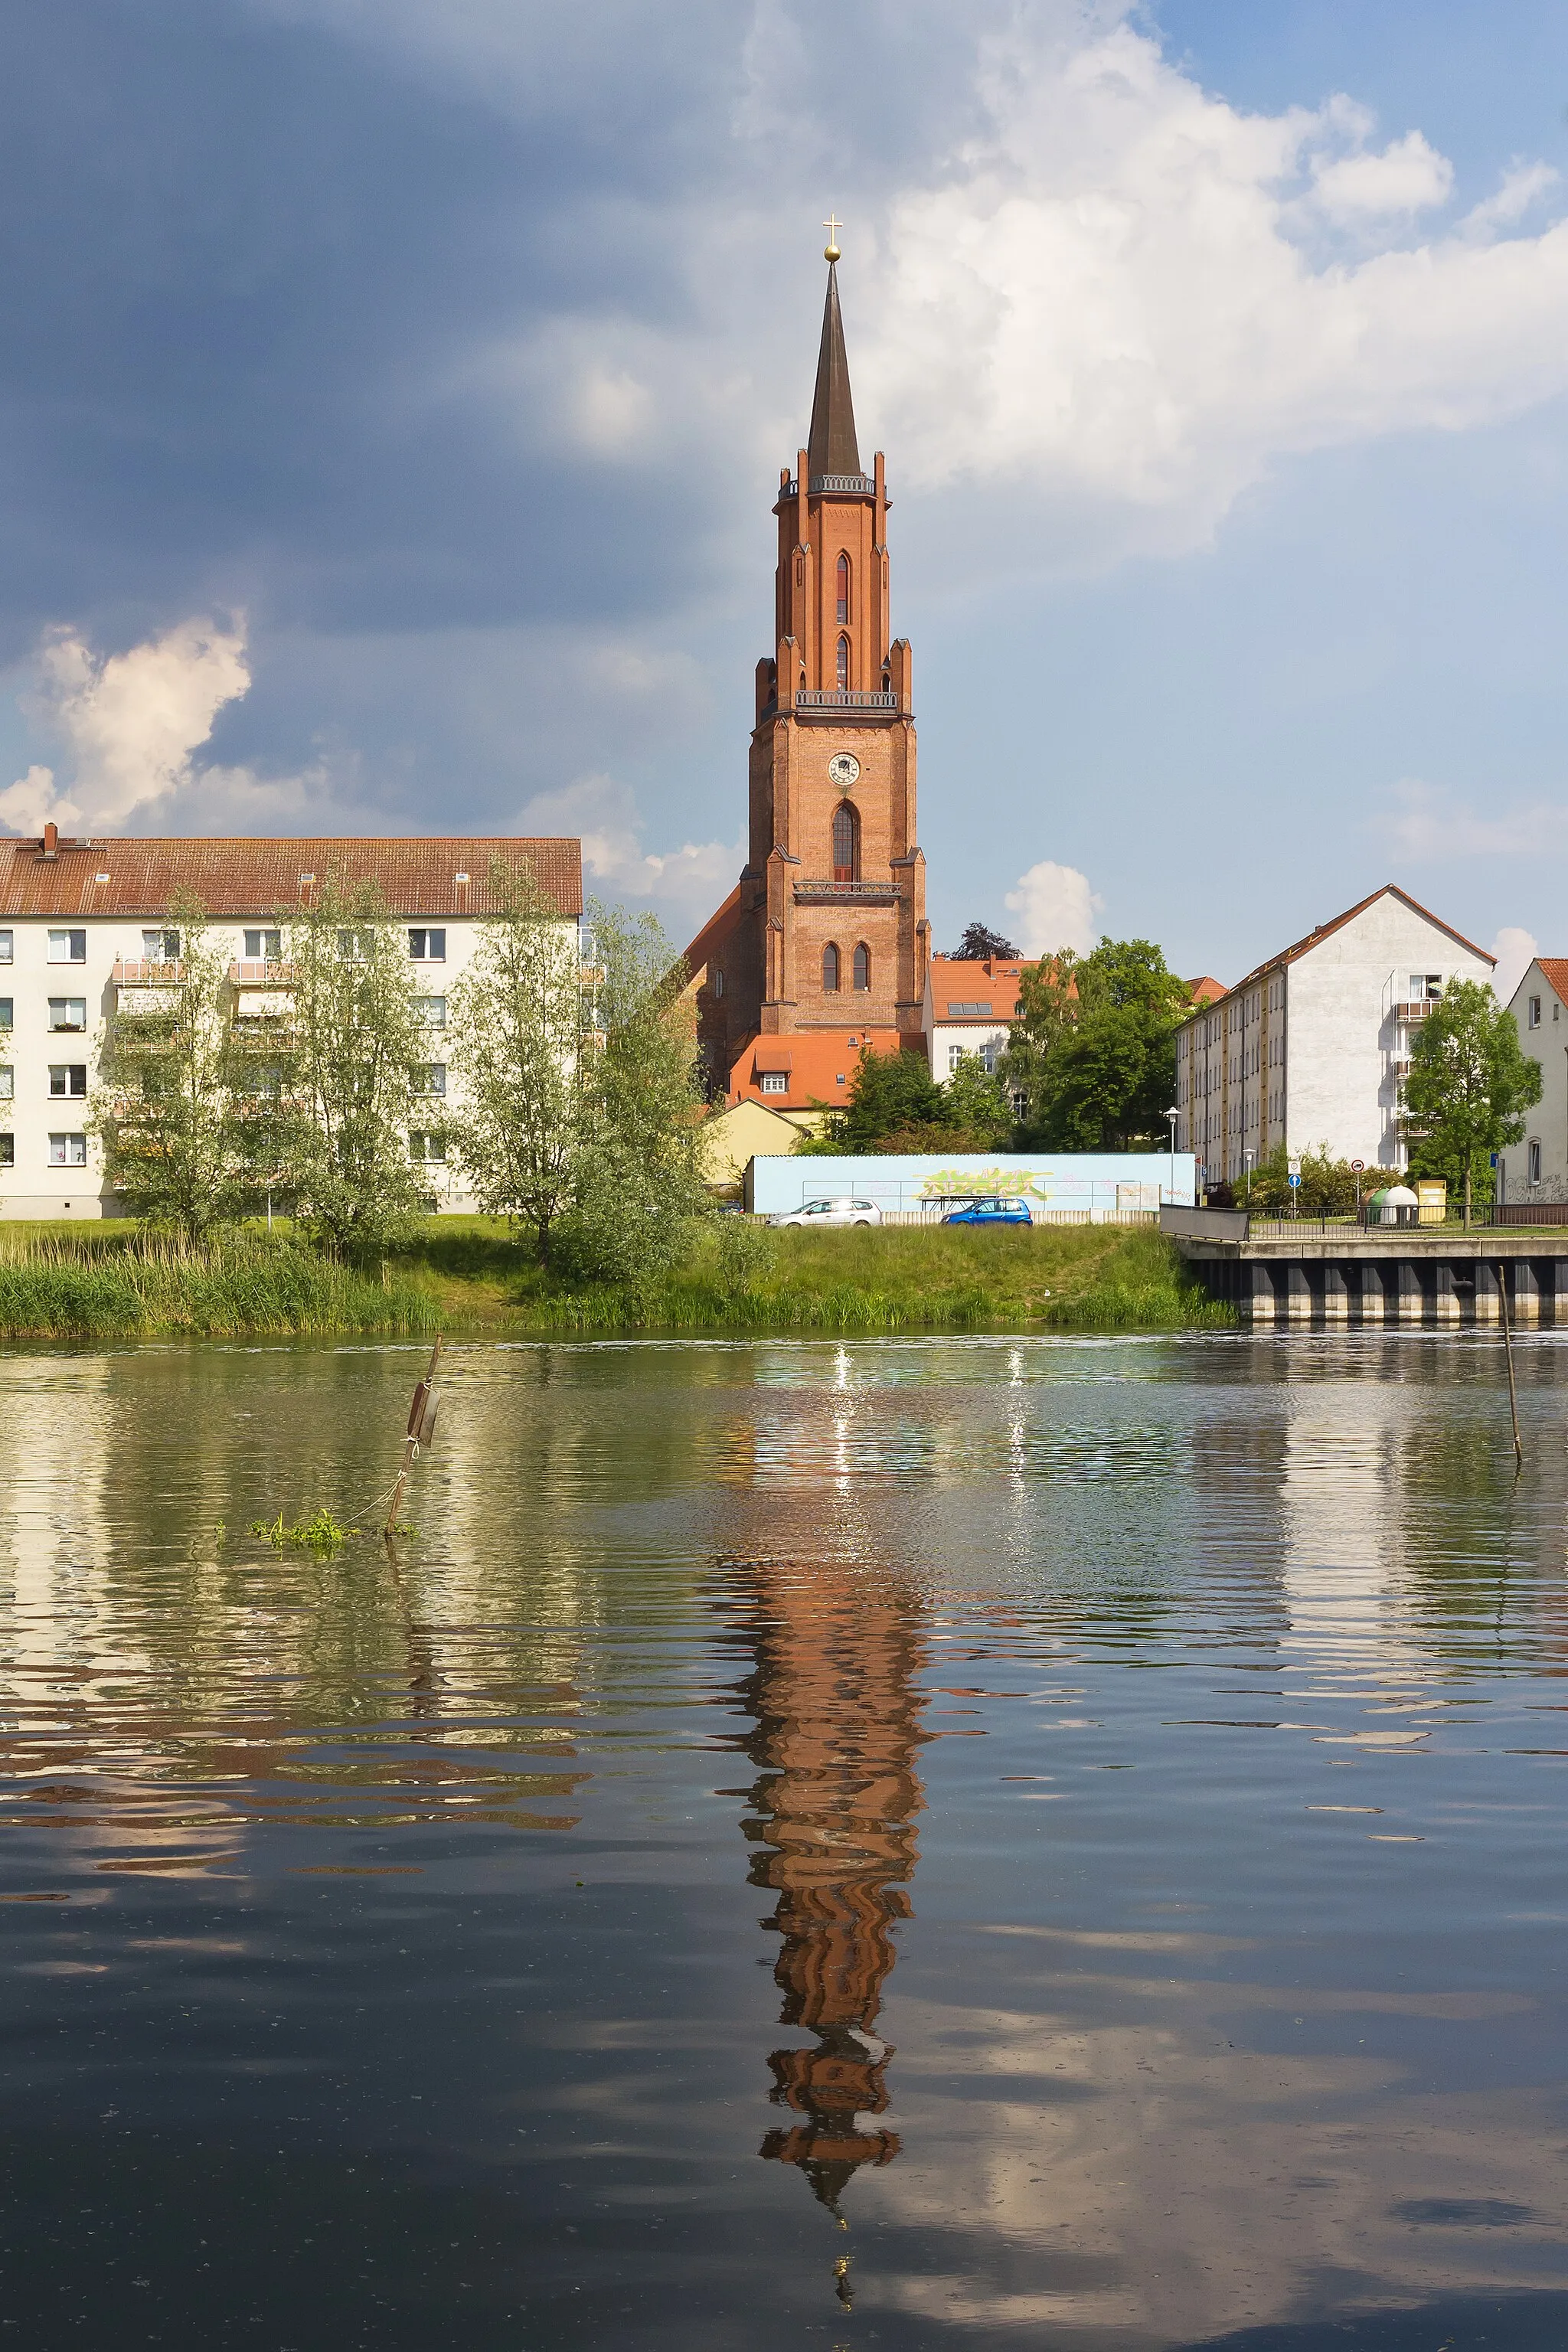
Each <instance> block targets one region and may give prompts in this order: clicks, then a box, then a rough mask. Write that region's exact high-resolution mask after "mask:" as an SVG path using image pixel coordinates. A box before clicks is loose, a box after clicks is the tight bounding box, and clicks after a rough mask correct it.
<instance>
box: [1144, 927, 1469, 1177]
mask: <svg viewBox="0 0 1568 2352" xmlns="http://www.w3.org/2000/svg"><path fill="white" fill-rule="evenodd" d="M1492 966H1493V959H1492V958H1491V957H1490V956H1489V954H1488V953H1487V951H1486V950H1485V949H1484V948H1479V947H1477V946H1476V945H1475V944H1474V942H1473V941H1472V940H1467V939H1465V938H1464V937H1463V936H1462V935H1461V934H1460V933H1459V932H1458V931H1456V930H1454V929H1451V928H1450V926H1449V925H1448V924H1447V923H1445V922H1442V921H1440V920H1439V919H1438V918H1437V917H1436V915H1433V914H1429V913H1428V912H1427V910H1426V908H1425V907H1423V906H1420V905H1418V904H1417V902H1416V901H1415V899H1414V898H1411V897H1409V895H1408V894H1407V893H1406V892H1405V891H1404V890H1400V889H1397V888H1395V887H1394V885H1393V884H1392V883H1388V884H1385V886H1384V888H1383V889H1381V890H1375V891H1373V895H1372V897H1371V898H1363V900H1362V901H1361V904H1360V905H1359V906H1356V907H1352V908H1350V909H1349V911H1348V912H1347V913H1345V914H1342V915H1338V916H1336V917H1335V918H1334V919H1333V921H1332V922H1330V923H1321V924H1320V925H1319V927H1318V929H1316V930H1315V931H1313V932H1312V933H1311V934H1310V937H1309V938H1307V939H1304V940H1297V942H1296V944H1295V946H1294V947H1289V948H1287V949H1286V950H1284V952H1283V953H1282V954H1280V955H1277V956H1271V957H1270V958H1269V960H1268V962H1267V963H1261V964H1259V965H1258V968H1257V970H1256V971H1249V972H1248V973H1247V977H1246V979H1245V980H1242V981H1238V982H1237V985H1236V986H1235V987H1234V988H1232V989H1230V990H1228V991H1227V992H1226V993H1225V994H1224V995H1223V996H1221V997H1219V998H1218V999H1217V1000H1216V1001H1215V1003H1212V1004H1207V1005H1205V1006H1204V1007H1203V1008H1202V1009H1201V1010H1200V1011H1199V1012H1197V1013H1194V1015H1193V1018H1192V1019H1191V1020H1190V1021H1187V1022H1185V1023H1184V1024H1183V1026H1182V1028H1181V1029H1180V1030H1179V1031H1178V1032H1177V1037H1176V1113H1177V1117H1176V1149H1177V1150H1178V1151H1191V1152H1192V1153H1193V1154H1194V1157H1195V1158H1196V1160H1198V1162H1199V1167H1200V1175H1199V1182H1200V1185H1202V1184H1217V1183H1220V1182H1221V1181H1224V1182H1226V1183H1230V1184H1239V1183H1241V1182H1242V1181H1244V1179H1245V1177H1246V1174H1247V1169H1248V1168H1249V1167H1256V1166H1257V1165H1258V1162H1259V1161H1260V1160H1266V1159H1267V1158H1268V1154H1269V1153H1270V1152H1271V1151H1273V1150H1277V1149H1278V1147H1279V1145H1280V1144H1281V1143H1283V1144H1284V1145H1285V1146H1286V1148H1287V1150H1289V1151H1316V1150H1320V1149H1326V1150H1328V1152H1329V1153H1330V1155H1331V1157H1332V1158H1334V1159H1336V1160H1364V1161H1365V1163H1366V1165H1367V1166H1368V1167H1369V1168H1386V1169H1397V1168H1403V1167H1404V1166H1405V1163H1406V1160H1407V1158H1408V1152H1407V1150H1406V1142H1405V1129H1404V1119H1403V1115H1402V1111H1401V1105H1400V1089H1401V1087H1402V1085H1403V1083H1404V1080H1405V1076H1406V1074H1407V1072H1408V1068H1409V1062H1410V1044H1411V1040H1412V1038H1413V1037H1414V1036H1415V1034H1416V1031H1417V1030H1418V1028H1419V1026H1420V1024H1421V1023H1422V1022H1423V1021H1424V1020H1425V1019H1426V1014H1427V1012H1428V1010H1429V1009H1430V1007H1431V1006H1432V1005H1433V1004H1434V1003H1436V1001H1437V1000H1438V998H1439V997H1440V996H1441V995H1442V993H1443V990H1444V988H1445V987H1446V986H1447V983H1448V982H1450V981H1454V980H1473V981H1489V980H1490V979H1491V976H1492Z"/></svg>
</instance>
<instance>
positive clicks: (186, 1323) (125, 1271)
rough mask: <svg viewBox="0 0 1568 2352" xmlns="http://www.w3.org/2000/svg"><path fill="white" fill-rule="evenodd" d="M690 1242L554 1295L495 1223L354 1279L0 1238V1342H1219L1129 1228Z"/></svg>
mask: <svg viewBox="0 0 1568 2352" xmlns="http://www.w3.org/2000/svg"><path fill="white" fill-rule="evenodd" d="M732 1238H733V1237H732V1236H731V1235H727V1234H725V1233H724V1232H723V1231H722V1229H714V1228H710V1230H709V1231H708V1232H707V1233H705V1234H700V1236H699V1237H698V1238H697V1239H696V1240H695V1241H694V1243H693V1244H692V1247H691V1249H690V1250H689V1253H688V1255H687V1257H686V1259H685V1260H684V1261H683V1262H681V1263H680V1264H679V1265H677V1266H676V1267H675V1268H674V1269H673V1270H671V1271H669V1272H668V1273H665V1274H662V1275H660V1276H657V1277H655V1278H654V1279H652V1280H650V1281H648V1282H646V1283H643V1284H640V1285H622V1286H602V1285H601V1286H589V1287H587V1288H574V1287H571V1286H568V1285H566V1284H564V1283H563V1282H561V1281H559V1280H557V1279H555V1278H554V1277H553V1276H552V1275H551V1274H550V1272H549V1271H548V1270H547V1269H545V1268H543V1267H542V1266H541V1265H539V1264H538V1262H537V1260H536V1258H535V1257H534V1255H533V1254H532V1252H531V1250H530V1249H529V1248H528V1247H527V1246H526V1245H525V1244H520V1243H519V1242H518V1241H517V1240H516V1239H514V1238H513V1237H512V1236H511V1235H510V1234H508V1232H507V1230H506V1228H505V1226H504V1225H502V1224H500V1223H499V1222H497V1221H494V1220H489V1219H483V1218H477V1217H475V1218H443V1219H440V1220H432V1221H431V1223H430V1224H429V1226H428V1227H427V1228H426V1232H425V1234H424V1235H423V1236H422V1238H421V1240H420V1242H419V1243H418V1244H417V1245H416V1247H415V1248H414V1249H413V1250H411V1251H409V1252H407V1253H406V1254H405V1255H401V1256H399V1257H397V1258H395V1259H393V1260H390V1261H388V1262H387V1263H386V1264H385V1265H379V1266H377V1267H374V1268H371V1269H369V1270H362V1269H355V1268H353V1267H350V1266H346V1265H339V1264H336V1263H334V1262H333V1261H332V1260H331V1259H330V1258H327V1257H323V1256H321V1255H318V1254H317V1253H316V1252H315V1251H313V1250H311V1249H310V1248H308V1247H307V1246H305V1245H304V1244H302V1243H301V1242H300V1241H299V1240H298V1239H297V1238H295V1237H294V1236H293V1235H292V1234H289V1233H288V1232H287V1231H283V1232H279V1233H275V1234H271V1235H268V1234H265V1233H256V1234H245V1235H242V1236H240V1237H238V1238H237V1239H234V1240H229V1241H226V1242H224V1243H221V1244H215V1245H214V1246H213V1247H212V1248H210V1249H207V1250H196V1249H191V1248H187V1247H184V1246H182V1245H180V1244H177V1243H174V1242H171V1241H165V1240H159V1239H157V1238H154V1237H151V1236H148V1235H145V1234H142V1233H141V1232H140V1231H139V1229H138V1228H136V1227H134V1226H132V1225H130V1224H110V1223H104V1224H102V1225H97V1226H85V1225H55V1226H48V1227H40V1226H33V1227H26V1226H19V1225H18V1226H12V1227H0V1336H3V1337H4V1338H5V1339H12V1340H23V1339H31V1340H50V1339H65V1340H69V1339H135V1338H143V1339H153V1338H171V1337H186V1338H192V1339H203V1338H215V1339H216V1338H229V1337H239V1336H244V1335H247V1334H253V1335H258V1336H265V1335H274V1336H276V1335H290V1334H292V1335H298V1336H300V1337H301V1338H319V1339H330V1338H333V1337H358V1336H375V1335H382V1336H385V1337H419V1336H421V1335H423V1334H426V1333H428V1332H431V1331H434V1330H435V1329H437V1328H444V1329H446V1330H447V1331H451V1332H459V1331H465V1330H468V1331H475V1332H489V1333H494V1334H496V1335H498V1336H500V1335H502V1334H508V1333H515V1334H518V1335H520V1336H521V1335H524V1334H534V1335H538V1336H541V1337H547V1336H549V1335H550V1334H552V1333H559V1334H562V1335H567V1334H571V1335H581V1336H584V1337H588V1336H592V1335H593V1334H595V1333H604V1334H605V1335H606V1336H608V1335H610V1334H613V1333H616V1332H626V1331H653V1330H658V1331H670V1332H681V1331H691V1332H699V1331H701V1332H720V1331H731V1332H736V1333H742V1332H745V1333H755V1334H757V1335H759V1336H761V1335H764V1334H766V1333H768V1332H780V1333H785V1332H855V1331H897V1330H967V1331H978V1330H1020V1329H1026V1328H1027V1329H1035V1330H1080V1331H1135V1330H1141V1331H1151V1330H1154V1331H1159V1330H1184V1329H1205V1328H1228V1326H1229V1325H1230V1324H1231V1323H1232V1322H1233V1321H1234V1317H1233V1315H1232V1314H1231V1312H1230V1310H1229V1309H1228V1308H1226V1307H1219V1306H1216V1305H1215V1303H1214V1302H1213V1301H1211V1300H1208V1299H1206V1298H1205V1297H1204V1296H1203V1294H1202V1293H1201V1291H1199V1290H1197V1289H1196V1288H1195V1287H1194V1286H1193V1284H1192V1283H1191V1282H1190V1280H1189V1279H1188V1278H1187V1276H1186V1275H1185V1273H1184V1268H1183V1266H1182V1265H1181V1261H1180V1260H1179V1258H1178V1257H1177V1256H1176V1255H1175V1253H1174V1252H1173V1250H1172V1248H1171V1246H1170V1244H1168V1243H1167V1242H1165V1241H1164V1240H1163V1237H1162V1236H1161V1235H1160V1234H1156V1233H1151V1232H1150V1231H1149V1230H1148V1229H1147V1228H1143V1229H1133V1230H1128V1229H1125V1228H1121V1227H1115V1226H1091V1227H1088V1228H1084V1227H1075V1228H1063V1227H1041V1228H1037V1229H1036V1230H1034V1231H1032V1232H1030V1231H1016V1230H1015V1231H1005V1232H991V1233H986V1232H975V1231H973V1230H965V1229H961V1228H949V1227H924V1228H921V1227H916V1228H903V1229H896V1230H889V1231H884V1232H878V1231H857V1232H849V1233H833V1234H809V1233H799V1232H790V1233H784V1234H779V1235H777V1236H776V1237H773V1239H772V1240H771V1241H770V1242H769V1243H768V1244H766V1245H765V1246H759V1247H757V1248H755V1249H752V1250H750V1251H742V1252H740V1253H739V1254H737V1252H736V1251H735V1250H734V1249H733V1248H732V1247H728V1246H726V1244H727V1243H728V1242H730V1241H731V1240H732Z"/></svg>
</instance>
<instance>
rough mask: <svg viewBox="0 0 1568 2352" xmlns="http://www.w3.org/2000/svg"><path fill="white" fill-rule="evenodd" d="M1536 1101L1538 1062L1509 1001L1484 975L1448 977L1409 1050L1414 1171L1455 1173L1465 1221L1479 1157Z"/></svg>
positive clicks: (1515, 1131) (1510, 1134)
mask: <svg viewBox="0 0 1568 2352" xmlns="http://www.w3.org/2000/svg"><path fill="white" fill-rule="evenodd" d="M1540 1100H1541V1065H1540V1063H1539V1062H1535V1061H1532V1060H1531V1058H1530V1056H1529V1055H1527V1054H1526V1053H1525V1052H1524V1051H1523V1049H1522V1048H1521V1045H1520V1042H1519V1030H1518V1028H1517V1026H1516V1025H1515V1023H1514V1021H1513V1018H1512V1016H1511V1015H1510V1013H1509V1011H1508V1008H1507V1006H1506V1005H1502V1004H1500V1003H1498V1001H1497V998H1496V997H1495V996H1494V995H1493V993H1492V992H1491V989H1490V987H1489V985H1488V984H1487V983H1486V982H1483V981H1474V980H1456V981H1450V982H1449V983H1448V985H1447V988H1446V989H1445V990H1444V992H1443V996H1442V999H1441V1002H1440V1003H1437V1004H1435V1005H1434V1006H1433V1008H1432V1010H1431V1012H1430V1013H1427V1015H1426V1020H1425V1021H1423V1023H1422V1024H1421V1028H1420V1031H1419V1034H1417V1036H1416V1038H1415V1043H1414V1045H1412V1046H1411V1049H1410V1075H1409V1076H1408V1077H1407V1078H1406V1079H1405V1109H1406V1111H1407V1112H1408V1114H1409V1116H1410V1118H1411V1120H1412V1122H1413V1123H1414V1124H1415V1125H1416V1126H1417V1127H1418V1128H1419V1129H1421V1131H1422V1132H1421V1139H1420V1143H1419V1146H1418V1148H1417V1150H1415V1151H1414V1152H1412V1154H1411V1168H1412V1172H1413V1173H1418V1172H1423V1171H1426V1170H1428V1169H1429V1170H1430V1171H1431V1172H1432V1173H1433V1174H1438V1173H1442V1174H1445V1175H1447V1176H1448V1177H1449V1181H1453V1179H1454V1177H1455V1176H1458V1178H1459V1180H1460V1181H1461V1182H1462V1184H1463V1186H1464V1196H1465V1223H1467V1224H1468V1223H1469V1222H1470V1208H1471V1202H1472V1196H1473V1192H1474V1183H1475V1170H1476V1163H1477V1161H1478V1160H1480V1161H1481V1162H1482V1163H1483V1164H1485V1163H1486V1162H1488V1161H1489V1159H1490V1155H1491V1154H1492V1153H1493V1152H1494V1151H1501V1150H1503V1149H1504V1148H1505V1147H1506V1146H1507V1145H1509V1144H1510V1143H1517V1142H1518V1141H1519V1140H1520V1139H1521V1136H1522V1135H1523V1133H1524V1118H1523V1114H1524V1112H1525V1111H1527V1110H1528V1109H1529V1108H1530V1106H1531V1103H1537V1102H1539V1101H1540Z"/></svg>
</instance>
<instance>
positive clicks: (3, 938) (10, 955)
mask: <svg viewBox="0 0 1568 2352" xmlns="http://www.w3.org/2000/svg"><path fill="white" fill-rule="evenodd" d="M15 960H16V934H15V932H13V931H0V963H11V962H14V961H15Z"/></svg>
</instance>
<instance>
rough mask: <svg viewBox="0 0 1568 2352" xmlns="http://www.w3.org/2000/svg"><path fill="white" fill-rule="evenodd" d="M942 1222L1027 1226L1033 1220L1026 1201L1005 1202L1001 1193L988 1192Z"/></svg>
mask: <svg viewBox="0 0 1568 2352" xmlns="http://www.w3.org/2000/svg"><path fill="white" fill-rule="evenodd" d="M942 1223H943V1224H944V1225H1027V1224H1030V1223H1033V1220H1032V1218H1031V1217H1030V1215H1029V1204H1028V1202H1026V1201H1010V1200H1004V1199H1003V1197H1002V1195H1001V1194H1000V1193H999V1192H986V1193H984V1194H982V1195H981V1197H980V1198H979V1199H977V1200H973V1201H965V1202H963V1206H962V1207H961V1208H957V1209H950V1210H949V1211H948V1213H947V1215H946V1216H945V1217H943V1219H942Z"/></svg>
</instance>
